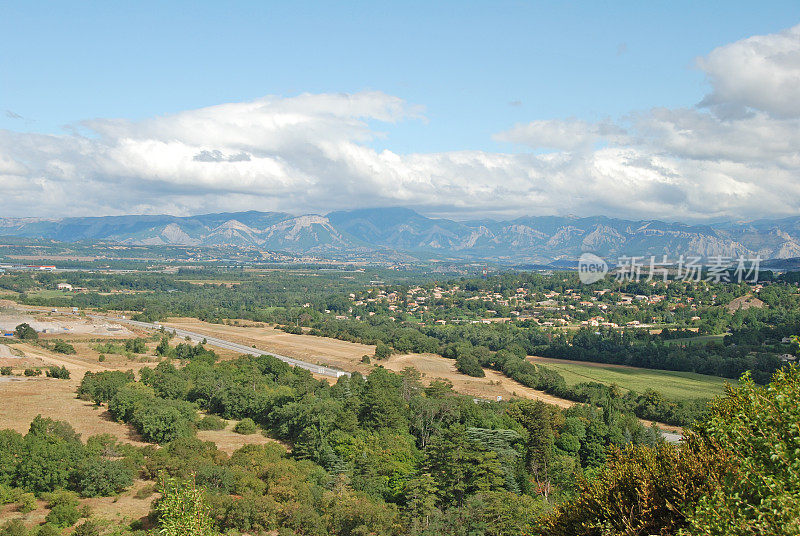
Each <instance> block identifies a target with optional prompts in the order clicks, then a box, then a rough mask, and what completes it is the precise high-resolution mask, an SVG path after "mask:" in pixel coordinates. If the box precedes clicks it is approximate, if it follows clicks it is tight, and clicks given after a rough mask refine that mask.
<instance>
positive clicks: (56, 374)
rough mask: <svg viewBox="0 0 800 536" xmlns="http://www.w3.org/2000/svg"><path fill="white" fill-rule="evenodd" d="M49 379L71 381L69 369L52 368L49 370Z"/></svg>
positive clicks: (63, 367) (62, 367)
mask: <svg viewBox="0 0 800 536" xmlns="http://www.w3.org/2000/svg"><path fill="white" fill-rule="evenodd" d="M47 377H48V378H58V379H59V380H68V379H69V371H68V370H67V367H65V366H63V365H62V366H61V367H55V366H54V367H50V368H49V369H47Z"/></svg>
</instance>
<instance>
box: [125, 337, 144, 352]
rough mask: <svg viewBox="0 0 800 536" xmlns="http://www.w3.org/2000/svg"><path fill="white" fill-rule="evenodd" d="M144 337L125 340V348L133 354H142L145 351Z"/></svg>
mask: <svg viewBox="0 0 800 536" xmlns="http://www.w3.org/2000/svg"><path fill="white" fill-rule="evenodd" d="M145 342H146V339H141V338H137V339H128V340H127V341H125V350H127V351H128V352H131V353H134V354H144V353H145V352H147V345H146V344H145Z"/></svg>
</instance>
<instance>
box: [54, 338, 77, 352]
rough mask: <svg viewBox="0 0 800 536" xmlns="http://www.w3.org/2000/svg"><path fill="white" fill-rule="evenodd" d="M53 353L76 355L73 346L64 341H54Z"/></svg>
mask: <svg viewBox="0 0 800 536" xmlns="http://www.w3.org/2000/svg"><path fill="white" fill-rule="evenodd" d="M53 351H54V352H58V353H59V354H68V355H72V354H75V353H77V352H76V351H75V347H74V346H72V345H71V344H69V343H68V342H64V341H56V342H55V344H54V345H53Z"/></svg>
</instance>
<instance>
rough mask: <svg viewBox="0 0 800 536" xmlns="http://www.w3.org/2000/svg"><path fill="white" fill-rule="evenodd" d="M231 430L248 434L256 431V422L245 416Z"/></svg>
mask: <svg viewBox="0 0 800 536" xmlns="http://www.w3.org/2000/svg"><path fill="white" fill-rule="evenodd" d="M233 431H234V432H236V433H237V434H243V435H250V434H254V433H256V423H255V422H254V421H253V419H251V418H249V417H245V418H244V419H242V420H241V421H239V422H238V423H236V426H234V427H233Z"/></svg>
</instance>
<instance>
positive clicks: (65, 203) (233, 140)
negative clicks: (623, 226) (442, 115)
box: [0, 25, 800, 221]
mask: <svg viewBox="0 0 800 536" xmlns="http://www.w3.org/2000/svg"><path fill="white" fill-rule="evenodd" d="M697 66H698V68H700V69H702V70H703V71H704V72H705V74H706V75H707V79H708V82H709V84H710V92H709V93H708V94H707V95H706V96H705V98H703V100H702V101H701V102H700V103H699V104H698V105H697V106H696V107H694V108H678V109H666V108H653V109H650V110H645V111H632V112H631V113H630V114H629V115H628V116H627V117H624V118H620V119H617V120H612V119H608V120H604V121H602V122H598V123H589V122H586V121H582V120H578V119H564V120H546V121H534V122H532V123H527V124H520V125H515V126H510V127H509V129H508V130H506V131H504V132H499V133H497V134H496V135H495V139H496V140H498V141H502V142H507V143H511V144H515V146H516V147H518V148H520V149H523V150H522V152H515V153H493V152H485V151H454V152H443V153H414V154H398V153H395V152H392V151H390V150H376V149H375V148H374V146H375V145H379V144H380V139H381V137H382V136H383V132H384V131H387V130H391V128H392V124H394V123H397V122H400V121H409V120H419V119H420V118H423V117H424V111H423V110H422V109H421V108H420V107H419V106H415V105H414V104H411V103H407V102H405V101H403V100H402V99H400V98H398V97H395V96H392V95H387V94H385V93H382V92H378V91H365V92H360V93H355V94H348V95H345V94H303V95H299V96H295V97H273V96H270V97H264V98H261V99H258V100H255V101H251V102H240V103H228V104H221V105H218V106H210V107H207V108H200V109H195V110H187V111H184V112H180V113H176V114H172V115H167V116H159V117H153V118H150V119H146V120H143V121H128V120H124V119H94V120H87V121H84V122H82V123H81V124H79V125H73V126H72V127H71V129H70V131H69V133H68V134H64V135H45V134H35V133H27V132H15V131H10V130H0V188H2V195H0V199H2V204H1V205H0V216H17V217H21V216H49V215H52V216H64V215H80V216H87V215H101V214H123V213H171V214H190V213H200V212H213V211H226V210H246V209H256V210H265V211H266V210H280V211H285V212H292V213H306V212H319V213H326V212H329V211H331V210H337V209H349V208H357V207H364V206H397V205H403V206H408V207H414V208H416V209H418V210H420V211H422V212H424V213H427V214H431V215H448V216H452V217H458V215H459V214H463V215H464V216H465V218H466V217H468V218H475V217H479V216H502V217H509V216H519V215H525V214H528V215H545V214H579V215H587V216H588V215H597V214H607V215H614V216H619V217H627V218H660V219H665V220H670V221H673V220H684V221H703V220H713V219H720V218H754V217H763V216H779V215H787V216H788V215H797V214H800V25H798V26H795V27H793V28H791V29H788V30H785V31H783V32H780V33H777V34H772V35H765V36H756V37H751V38H748V39H744V40H742V41H738V42H735V43H731V44H728V45H725V46H722V47H719V48H717V49H715V50H713V51H711V52H710V53H709V54H708V55H706V56H704V57H702V58H699V59H698V60H697Z"/></svg>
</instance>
